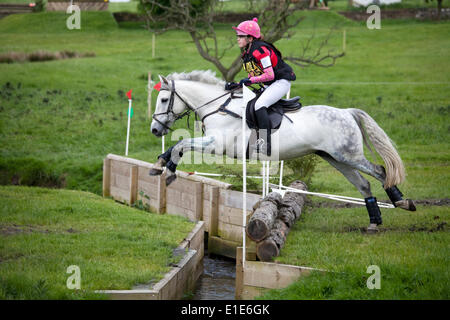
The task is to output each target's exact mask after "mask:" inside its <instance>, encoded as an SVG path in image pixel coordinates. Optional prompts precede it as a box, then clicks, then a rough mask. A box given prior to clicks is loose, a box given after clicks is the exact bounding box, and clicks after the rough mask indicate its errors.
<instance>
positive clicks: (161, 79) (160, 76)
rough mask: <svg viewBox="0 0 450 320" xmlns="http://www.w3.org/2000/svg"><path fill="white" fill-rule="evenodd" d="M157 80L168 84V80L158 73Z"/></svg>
mask: <svg viewBox="0 0 450 320" xmlns="http://www.w3.org/2000/svg"><path fill="white" fill-rule="evenodd" d="M159 81H161V83H162V84H165V85H166V86H169V81H168V80H167V79H166V78H165V77H164V76H162V75H159Z"/></svg>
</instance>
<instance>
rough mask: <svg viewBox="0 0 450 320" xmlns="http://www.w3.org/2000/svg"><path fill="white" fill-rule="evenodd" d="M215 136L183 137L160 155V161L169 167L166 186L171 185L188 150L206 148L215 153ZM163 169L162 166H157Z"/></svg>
mask: <svg viewBox="0 0 450 320" xmlns="http://www.w3.org/2000/svg"><path fill="white" fill-rule="evenodd" d="M214 143H215V139H214V137H211V136H210V137H208V136H206V137H199V138H192V139H183V140H181V141H180V142H178V143H177V144H176V145H174V146H173V147H171V148H169V149H168V150H167V151H166V152H165V153H163V154H162V155H160V156H159V157H158V162H157V163H160V164H164V165H165V166H166V168H167V171H166V186H168V185H170V184H171V183H172V182H173V181H174V180H175V179H176V178H177V176H176V170H177V166H178V164H179V163H180V160H181V157H182V156H183V154H184V153H185V152H187V151H197V152H204V151H205V150H207V149H208V150H211V151H210V153H214V150H215V149H214ZM152 170H153V169H152ZM157 170H161V173H162V168H157Z"/></svg>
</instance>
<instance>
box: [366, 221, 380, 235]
mask: <svg viewBox="0 0 450 320" xmlns="http://www.w3.org/2000/svg"><path fill="white" fill-rule="evenodd" d="M378 231H380V230H378V226H377V225H376V224H375V223H371V224H369V226H368V227H367V233H370V234H374V233H377V232H378Z"/></svg>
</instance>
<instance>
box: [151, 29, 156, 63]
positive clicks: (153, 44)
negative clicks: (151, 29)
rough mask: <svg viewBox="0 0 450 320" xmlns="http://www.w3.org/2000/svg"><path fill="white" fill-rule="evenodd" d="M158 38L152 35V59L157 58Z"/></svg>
mask: <svg viewBox="0 0 450 320" xmlns="http://www.w3.org/2000/svg"><path fill="white" fill-rule="evenodd" d="M155 46H156V36H155V34H154V33H153V34H152V58H154V57H155Z"/></svg>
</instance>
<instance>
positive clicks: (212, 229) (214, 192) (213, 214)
mask: <svg viewBox="0 0 450 320" xmlns="http://www.w3.org/2000/svg"><path fill="white" fill-rule="evenodd" d="M209 190H210V191H209V212H210V216H209V229H208V230H209V236H210V237H211V236H217V235H218V234H219V233H218V229H219V187H214V186H211V187H210V189H209Z"/></svg>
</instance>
